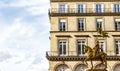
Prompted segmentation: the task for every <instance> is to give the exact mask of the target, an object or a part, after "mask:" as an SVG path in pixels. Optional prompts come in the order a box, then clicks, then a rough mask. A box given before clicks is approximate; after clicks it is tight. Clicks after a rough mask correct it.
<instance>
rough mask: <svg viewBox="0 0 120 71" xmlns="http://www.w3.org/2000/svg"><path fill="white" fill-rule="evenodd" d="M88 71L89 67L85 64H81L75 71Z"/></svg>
mask: <svg viewBox="0 0 120 71" xmlns="http://www.w3.org/2000/svg"><path fill="white" fill-rule="evenodd" d="M85 69H87V66H86V65H84V64H80V65H78V66H77V67H76V69H75V71H85Z"/></svg>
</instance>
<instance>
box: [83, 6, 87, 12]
mask: <svg viewBox="0 0 120 71" xmlns="http://www.w3.org/2000/svg"><path fill="white" fill-rule="evenodd" d="M83 12H84V13H86V4H83Z"/></svg>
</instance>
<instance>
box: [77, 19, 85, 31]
mask: <svg viewBox="0 0 120 71" xmlns="http://www.w3.org/2000/svg"><path fill="white" fill-rule="evenodd" d="M78 31H84V20H82V19H80V20H78Z"/></svg>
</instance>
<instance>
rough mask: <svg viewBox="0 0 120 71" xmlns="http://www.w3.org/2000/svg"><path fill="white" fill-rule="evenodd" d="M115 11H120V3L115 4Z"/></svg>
mask: <svg viewBox="0 0 120 71" xmlns="http://www.w3.org/2000/svg"><path fill="white" fill-rule="evenodd" d="M114 12H120V4H114Z"/></svg>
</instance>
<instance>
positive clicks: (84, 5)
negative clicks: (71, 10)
mask: <svg viewBox="0 0 120 71" xmlns="http://www.w3.org/2000/svg"><path fill="white" fill-rule="evenodd" d="M79 5H80V6H83V7H82V8H81V7H80V11H79V9H78V6H79ZM81 9H83V10H82V11H81ZM76 12H77V13H85V12H86V4H77V5H76Z"/></svg>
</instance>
